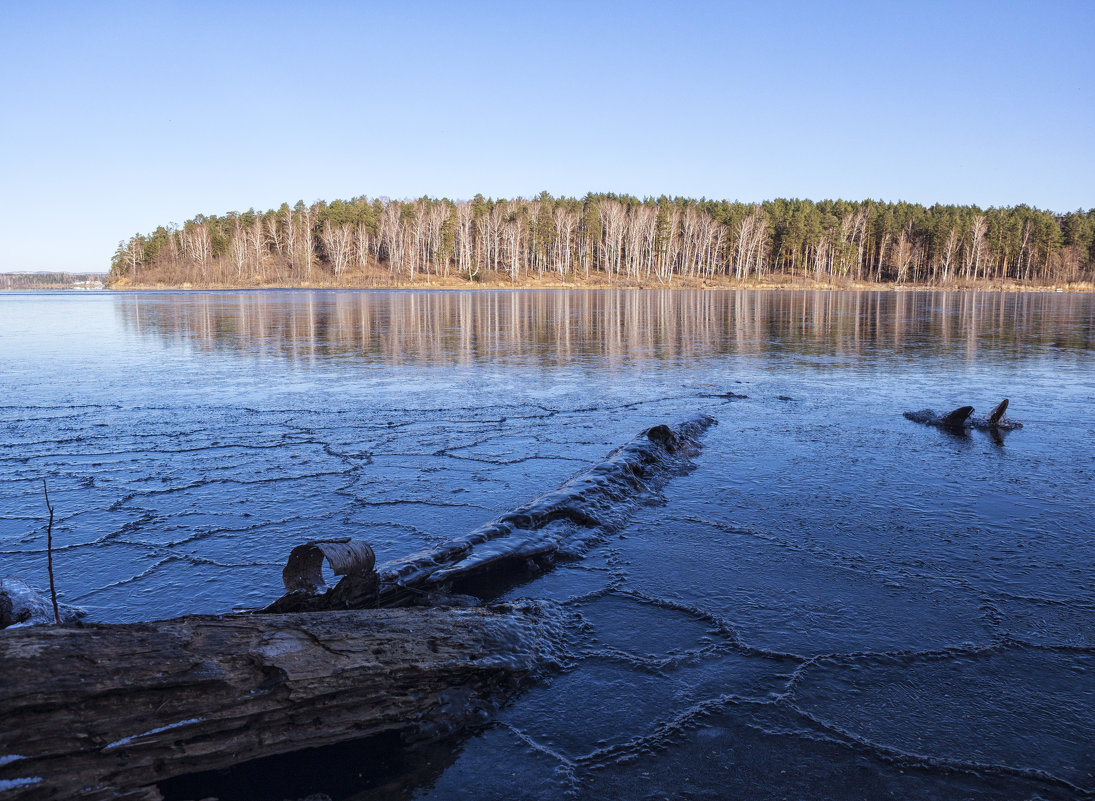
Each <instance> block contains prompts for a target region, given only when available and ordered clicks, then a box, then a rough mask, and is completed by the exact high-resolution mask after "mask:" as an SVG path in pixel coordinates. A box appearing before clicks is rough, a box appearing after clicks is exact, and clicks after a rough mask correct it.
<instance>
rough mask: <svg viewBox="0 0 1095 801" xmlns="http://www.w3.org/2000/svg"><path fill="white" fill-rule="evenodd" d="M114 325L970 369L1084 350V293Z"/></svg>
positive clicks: (158, 314)
mask: <svg viewBox="0 0 1095 801" xmlns="http://www.w3.org/2000/svg"><path fill="white" fill-rule="evenodd" d="M120 300H121V301H122V302H119V303H118V304H117V306H116V308H117V309H118V313H119V314H120V315H121V319H122V321H123V322H124V324H125V325H126V326H127V327H129V328H130V329H132V330H135V331H137V332H139V333H140V334H142V335H145V336H152V337H155V338H158V339H160V340H162V341H163V342H165V343H167V344H169V345H181V344H187V345H190V346H196V347H198V348H201V349H203V350H221V349H227V350H233V351H238V352H242V353H250V354H255V355H259V356H270V355H276V356H283V357H287V358H290V359H294V360H297V359H309V358H313V357H317V356H324V357H330V356H332V355H334V356H337V355H346V356H352V357H354V358H358V359H364V360H366V361H370V362H378V363H382V364H396V363H415V364H419V365H427V366H429V365H471V364H475V363H481V362H487V361H499V360H511V359H512V360H518V361H522V362H528V361H532V362H536V363H545V364H567V363H575V362H586V363H595V364H598V365H611V364H613V363H617V362H620V361H643V360H649V359H657V360H670V361H679V362H687V361H689V360H694V359H702V358H708V357H711V356H716V355H722V354H729V353H734V354H757V355H763V354H769V355H771V354H780V353H788V354H790V353H793V354H795V355H796V356H797V357H798V358H802V357H803V356H806V357H809V356H832V357H843V358H848V357H853V358H854V357H859V356H866V355H871V356H875V357H877V356H879V355H885V354H886V353H887V352H897V351H900V352H902V353H903V354H905V355H909V354H910V353H913V354H915V353H918V352H920V353H924V354H930V355H947V356H950V357H953V358H959V359H967V360H973V359H976V358H978V357H980V356H982V355H983V354H985V353H993V354H996V355H998V356H1001V357H1008V356H1030V355H1033V354H1036V353H1038V352H1039V351H1041V352H1045V353H1047V354H1054V353H1061V352H1063V351H1064V350H1070V349H1071V350H1091V349H1092V347H1093V343H1092V328H1093V322H1095V303H1093V299H1092V297H1091V296H1088V295H1048V294H1005V293H995V292H992V293H976V292H971V293H950V292H821V291H814V292H773V291H745V290H743V291H726V292H710V291H708V292H703V291H649V290H647V291H624V290H621V291H611V290H610V291H574V292H558V291H535V292H526V291H485V292H466V291H465V292H399V291H368V292H306V293H305V292H296V293H287V292H241V293H195V294H185V295H180V294H158V295H148V294H145V295H130V296H125V297H123V298H121V299H120Z"/></svg>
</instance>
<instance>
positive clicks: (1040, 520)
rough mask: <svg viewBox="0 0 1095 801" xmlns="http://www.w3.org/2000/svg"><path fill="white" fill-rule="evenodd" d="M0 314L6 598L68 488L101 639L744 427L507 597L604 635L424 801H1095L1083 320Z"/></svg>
mask: <svg viewBox="0 0 1095 801" xmlns="http://www.w3.org/2000/svg"><path fill="white" fill-rule="evenodd" d="M0 311H2V314H3V320H4V326H3V328H2V329H0V376H2V378H0V380H2V381H3V390H4V391H3V393H2V394H0V420H2V422H3V431H4V435H3V437H2V438H0V469H2V470H3V475H4V478H5V481H4V482H0V560H2V561H3V566H4V569H3V571H2V572H3V573H4V574H13V575H18V576H20V577H22V578H23V579H25V580H27V581H28V582H30V583H31V584H34V585H37V587H38V588H39V589H42V588H43V587H44V582H45V546H44V535H45V515H44V511H45V510H44V502H43V500H42V497H41V480H42V479H43V478H45V479H47V481H48V482H49V487H50V498H51V501H52V502H53V504H54V506H55V508H56V509H57V519H56V521H55V524H54V540H55V546H56V548H55V551H56V552H55V561H56V563H57V566H56V570H57V581H58V587H59V590H60V596H61V600H63V601H67V602H69V603H76V604H80V605H82V606H85V607H86V608H87V609H88V610H89V612H90V613H91V616H92V617H93V618H94V619H100V620H139V619H144V618H152V617H166V616H170V615H176V614H183V613H189V612H217V611H225V610H228V609H231V608H234V607H255V606H260V605H263V604H265V603H267V602H268V601H269V600H271V599H273V598H274V597H276V596H277V595H278V594H279V593H280V568H281V566H282V564H283V562H284V559H285V556H286V555H287V554H288V551H289V550H290V548H291V547H292V546H293V545H295V544H298V543H299V542H301V541H303V540H306V539H309V538H314V537H316V536H321V535H337V536H341V535H347V534H351V535H353V536H357V537H361V538H363V539H366V540H367V541H369V542H370V543H371V544H372V545H373V547H374V548H375V549H376V551H377V555H378V561H380V562H384V561H387V560H389V559H395V558H399V557H402V556H406V555H408V554H411V553H413V552H415V551H419V550H423V549H427V548H430V547H433V546H435V545H437V544H438V543H441V542H444V541H446V540H449V539H452V538H453V537H455V536H459V535H461V534H463V533H465V532H467V531H470V530H472V529H474V528H476V527H477V526H479V525H481V524H483V523H485V522H487V521H489V520H491V519H494V518H495V517H497V516H498V515H499V514H500V513H503V512H505V511H508V510H510V509H513V508H516V507H518V506H520V505H521V504H523V503H526V502H528V501H530V500H532V499H533V498H535V497H537V496H539V495H540V494H542V493H544V492H546V491H548V490H551V489H554V488H555V487H558V486H559V485H561V484H562V483H564V482H565V481H566V480H567V478H569V477H570V476H572V475H573V474H575V473H577V472H579V471H581V470H582V469H584V468H586V467H588V466H589V465H591V464H593V463H595V462H597V461H599V460H601V459H602V458H604V456H605V455H606V454H607V453H608V452H609V451H611V450H612V449H613V448H615V447H616V446H618V445H620V444H621V443H623V442H626V441H628V440H629V439H631V438H632V437H634V436H635V435H636V434H637V433H638V432H639V431H641V430H643V429H644V428H646V427H648V426H650V425H653V424H655V423H661V422H668V421H673V420H677V419H680V418H683V417H687V416H689V415H691V414H693V413H695V412H705V413H708V414H711V415H713V416H714V417H716V418H718V420H719V425H718V426H717V427H715V428H712V429H711V430H710V431H709V432H708V433H707V435H706V436H705V438H704V449H703V451H702V453H701V454H700V455H699V457H698V458H697V460H696V465H697V466H696V469H695V470H694V471H692V472H691V473H689V474H688V475H686V476H682V477H678V478H675V479H674V480H673V481H671V482H670V483H669V484H668V485H667V486H666V487H665V489H664V490H663V492H662V495H661V497H659V498H657V499H655V500H656V501H657V503H656V505H649V506H645V507H642V508H640V510H639V511H638V513H637V514H636V516H635V517H633V518H632V519H631V521H630V522H629V523H628V524H627V525H626V526H625V527H624V529H623V530H622V531H620V532H619V533H618V534H613V535H612V536H610V537H607V538H605V539H603V540H602V541H600V542H599V543H597V544H595V545H594V547H593V548H592V549H591V550H590V551H589V552H588V553H587V554H586V555H585V557H584V558H582V559H580V560H577V561H572V562H563V563H560V564H559V565H557V566H556V567H555V568H554V569H553V570H551V571H550V572H548V573H547V574H545V575H543V576H540V577H539V578H537V579H535V580H533V581H530V582H529V583H527V584H524V585H523V586H520V587H517V588H515V589H513V590H511V591H509V592H508V593H507V596H508V597H519V596H528V597H540V598H551V599H554V600H557V601H559V602H561V603H563V604H564V605H565V606H567V607H568V608H570V609H572V610H573V611H575V612H577V613H578V614H579V615H580V616H581V619H582V621H584V624H583V626H582V627H581V628H580V629H579V630H576V631H575V632H573V641H572V643H571V650H572V653H571V655H570V664H569V666H568V668H567V669H566V670H565V671H564V672H563V673H562V674H561V675H559V676H557V677H556V678H555V679H554V680H553V681H551V682H549V683H545V684H543V685H541V686H538V687H536V688H534V689H533V690H531V691H530V692H528V693H527V694H525V695H524V696H522V697H520V698H518V699H517V701H516V702H515V703H513V704H512V705H511V706H509V707H507V708H506V709H504V710H502V711H501V712H500V713H499V715H498V717H497V718H496V720H495V722H494V723H493V724H491V725H490V726H488V727H487V728H486V729H484V730H483V731H480V732H478V733H476V734H474V735H473V736H470V737H467V738H465V739H464V740H462V741H461V742H460V743H458V744H457V745H455V746H453V748H452V750H451V752H450V753H449V754H448V756H447V759H446V765H447V766H446V767H445V768H444V769H443V770H440V769H438V771H436V772H435V775H433V776H432V777H431V778H429V779H428V780H424V779H421V778H418V779H415V780H414V781H413V782H412V783H411V784H410V785H409V786H408V785H403V786H401V787H400V790H399V791H398V794H400V796H401V797H406V796H408V795H411V796H414V797H418V798H432V799H448V798H456V797H464V796H466V795H470V796H472V797H476V798H488V799H489V798H499V799H501V798H519V797H524V798H537V799H550V798H558V797H564V796H567V795H568V794H569V795H570V796H571V797H580V798H606V799H607V798H645V797H649V798H660V797H684V798H724V797H743V798H752V797H774V798H775V797H780V798H781V797H784V796H786V797H796V798H833V799H843V798H862V797H870V798H879V797H890V796H892V797H901V798H983V799H992V798H1000V797H1006V798H1035V797H1038V798H1042V799H1073V798H1088V797H1090V796H1091V794H1092V793H1093V792H1095V754H1093V751H1092V746H1091V743H1095V728H1093V724H1092V721H1095V663H1093V659H1095V650H1093V649H1095V642H1093V641H1092V640H1093V634H1092V632H1095V590H1093V588H1095V568H1093V565H1095V545H1093V542H1095V541H1093V540H1092V538H1091V528H1092V527H1091V517H1090V508H1091V507H1090V498H1091V491H1092V483H1093V476H1095V446H1093V443H1095V428H1093V426H1092V423H1091V421H1090V411H1089V402H1090V397H1091V396H1092V395H1093V394H1095V357H1093V350H1092V347H1093V346H1092V343H1093V342H1095V339H1093V338H1092V336H1091V329H1092V324H1093V323H1092V320H1095V301H1093V300H1092V298H1090V297H1088V296H1072V295H1070V296H1063V297H1062V296H1056V297H1055V296H1037V295H1012V296H1008V295H997V294H984V295H974V294H948V293H820V292H819V293H761V292H739V293H710V292H708V293H704V292H646V293H637V292H600V293H598V292H580V293H570V294H563V293H520V292H514V293H507V292H486V293H480V294H474V293H426V294H417V295H416V294H412V293H400V292H388V293H384V292H379V293H196V294H142V295H82V296H78V297H73V296H63V297H59V296H56V295H54V296H47V295H16V296H7V297H4V298H0ZM45 321H48V322H49V324H48V325H46V322H45ZM741 396H744V397H741ZM1003 397H1010V399H1011V406H1010V407H1009V412H1010V413H1011V414H1013V416H1015V417H1016V418H1017V419H1020V420H1022V421H1023V422H1024V424H1025V426H1024V428H1023V429H1021V430H1018V431H1015V432H1009V433H1008V434H1007V435H1006V437H1005V438H1004V439H1003V442H1002V443H998V442H994V441H993V440H992V439H991V438H989V437H987V436H985V435H984V434H983V433H982V432H971V433H970V434H969V435H968V436H954V435H952V434H950V433H947V432H944V431H940V430H936V429H926V428H924V427H921V426H917V425H915V424H913V423H910V422H909V421H907V420H905V419H904V418H903V417H902V416H901V412H902V411H904V410H908V409H918V408H923V407H926V406H934V407H936V408H943V407H945V408H954V407H956V406H959V405H962V404H966V403H972V404H974V405H975V406H976V407H977V410H978V412H979V413H980V412H983V411H987V410H988V409H990V408H991V407H992V406H994V405H995V404H996V403H997V402H998V401H999V400H1000V399H1002V398H1003ZM499 766H501V767H499ZM322 789H323V788H322V787H321V786H319V785H317V787H316V791H317V792H318V791H321V790H322ZM278 797H280V796H278Z"/></svg>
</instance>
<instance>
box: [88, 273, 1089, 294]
mask: <svg viewBox="0 0 1095 801" xmlns="http://www.w3.org/2000/svg"><path fill="white" fill-rule="evenodd" d="M354 278H355V277H354V276H347V280H343V281H339V282H334V281H294V282H264V283H260V282H246V283H236V284H219V283H204V284H194V283H182V284H166V283H152V284H143V283H131V282H130V281H129V280H128V279H122V280H120V281H115V282H113V283H108V284H107V285H106V286H105V289H108V290H113V291H120V292H127V291H128V292H147V291H165V292H166V291H171V292H178V291H184V292H185V291H193V292H208V291H231V290H264V289H278V290H296V289H300V290H315V289H324V290H338V289H357V290H360V289H398V290H408V289H410V290H425V291H430V290H434V291H436V290H470V291H481V290H500V289H519V290H585V289H600V290H606V289H626V290H651V289H653V290H659V289H662V290H664V289H679V290H734V289H746V290H776V291H779V290H787V291H858V292H903V291H934V292H1015V293H1025V292H1027V293H1038V292H1060V293H1072V294H1082V293H1090V292H1095V284H1093V283H1089V282H1078V283H1075V282H1074V283H1067V284H1046V285H1041V284H1030V283H1021V282H1016V281H988V280H978V281H956V282H952V283H949V284H947V285H944V286H941V285H939V284H913V283H903V284H894V283H887V282H880V283H874V282H866V281H851V280H849V281H817V282H815V281H803V280H801V279H799V280H794V281H791V280H787V281H781V282H776V281H749V280H746V281H738V280H736V279H727V278H724V277H719V278H714V279H707V280H701V279H687V278H685V279H680V278H678V279H675V280H673V281H671V282H669V283H666V284H662V283H658V282H653V283H652V282H634V281H632V282H628V281H620V282H612V283H610V282H607V281H589V282H585V281H560V280H558V279H547V278H545V279H535V278H533V279H522V280H520V281H516V282H511V281H509V280H506V279H497V280H483V281H469V280H467V279H465V278H458V277H454V276H449V277H443V276H431V277H430V279H429V280H428V281H427V280H424V279H417V280H414V281H408V280H405V279H404V280H398V279H391V278H388V277H385V279H384V280H375V279H373V280H368V277H365V276H360V277H356V278H357V279H358V280H354Z"/></svg>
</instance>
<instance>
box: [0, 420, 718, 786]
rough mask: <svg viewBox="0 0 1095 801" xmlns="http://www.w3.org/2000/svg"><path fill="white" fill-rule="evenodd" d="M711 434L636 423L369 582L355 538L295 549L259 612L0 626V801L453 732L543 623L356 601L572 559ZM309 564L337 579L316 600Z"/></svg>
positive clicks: (391, 598)
mask: <svg viewBox="0 0 1095 801" xmlns="http://www.w3.org/2000/svg"><path fill="white" fill-rule="evenodd" d="M714 422H715V421H714V419H713V418H710V417H706V416H700V417H696V418H693V419H690V420H686V421H684V422H681V423H679V424H677V425H675V426H665V425H660V426H654V427H653V428H651V429H648V430H647V431H644V432H643V433H642V434H641V435H640V436H639V437H637V438H636V439H634V440H632V441H631V442H629V443H627V444H626V445H624V446H623V447H621V448H619V449H617V450H616V451H613V452H612V453H611V454H609V455H608V457H606V458H605V459H604V460H603V461H602V462H600V463H598V464H596V465H594V466H593V467H592V468H590V469H589V470H587V471H584V472H582V473H580V474H579V475H577V476H575V477H574V478H572V479H571V480H570V481H568V482H567V483H566V484H564V485H563V486H562V487H560V488H559V489H557V490H554V491H552V492H549V493H547V494H545V495H543V496H541V497H540V498H538V499H537V500H535V501H533V502H531V503H529V504H526V505H524V506H522V507H520V508H518V509H516V510H514V511H512V512H509V513H507V514H504V515H502V516H501V517H499V518H497V519H496V520H494V521H492V522H490V523H488V524H486V525H484V526H481V527H480V528H478V529H476V530H474V531H472V532H470V533H469V534H467V535H465V536H463V537H459V538H457V539H454V540H451V541H449V542H447V543H444V544H442V545H440V546H438V547H437V548H434V549H432V550H430V551H426V552H424V553H421V554H415V555H412V556H410V557H407V558H406V559H401V560H397V561H394V562H389V563H387V564H385V565H382V566H381V567H380V568H379V569H378V570H374V561H375V557H374V556H373V553H372V550H371V549H370V548H369V547H368V546H367V545H365V544H364V543H360V542H356V541H353V540H350V539H345V538H344V539H338V540H317V541H315V542H310V543H305V544H304V545H301V546H298V547H297V548H295V549H294V550H293V552H292V553H291V554H290V557H289V561H288V564H287V565H286V568H285V570H284V571H283V580H284V583H285V588H286V594H285V595H284V596H283V597H282V598H280V599H279V600H278V601H276V602H274V603H273V604H272V605H271V606H270V607H268V608H267V609H266V610H263V612H262V613H256V614H242V615H223V616H194V617H183V618H177V619H174V620H166V621H159V622H153V623H139V624H125V625H103V624H100V625H82V626H81V625H76V626H72V625H64V626H27V627H22V628H15V629H8V630H4V631H0V669H2V670H3V675H4V680H3V682H2V684H0V720H3V731H2V732H0V801H7V799H9V798H12V799H14V798H19V799H38V798H41V799H62V798H65V799H67V798H73V799H106V798H128V799H156V798H159V792H158V790H156V788H155V784H156V783H157V782H162V781H164V780H166V779H168V778H170V777H173V776H182V775H186V774H189V773H194V772H198V771H209V770H214V769H217V768H221V767H226V766H230V765H235V764H238V763H240V762H243V761H246V760H250V759H255V758H258V757H265V756H270V755H275V754H285V753H289V752H294V751H298V750H300V749H302V748H307V747H313V746H321V745H326V744H333V743H338V742H343V741H346V740H351V739H358V738H361V737H365V736H368V735H372V734H377V733H382V732H392V731H398V732H400V733H402V734H405V735H407V736H410V737H414V736H430V735H431V734H439V733H448V732H450V731H452V730H455V729H457V728H459V727H460V725H461V724H462V723H463V722H464V721H465V720H466V719H468V717H469V715H475V714H478V713H480V712H481V711H482V710H484V709H489V708H490V706H491V705H492V704H495V703H498V702H499V701H501V700H504V699H505V698H506V697H507V695H508V694H509V693H511V692H512V691H513V690H514V689H515V688H516V687H517V686H518V685H519V684H520V682H521V681H522V680H523V679H525V678H526V677H528V676H530V675H532V674H534V673H535V672H537V671H539V670H541V669H543V668H544V667H546V666H548V665H551V664H553V663H554V662H556V661H557V660H558V658H559V657H558V653H559V643H560V642H561V640H562V630H563V623H562V621H563V620H564V617H563V615H562V614H561V613H560V612H558V611H557V610H556V609H555V608H554V607H551V606H550V605H542V604H535V603H526V604H522V605H503V606H498V607H487V608H483V607H475V608H462V609H460V608H452V607H448V608H436V607H434V608H415V609H396V608H373V607H378V606H379V607H399V606H408V605H412V604H420V605H421V604H423V603H431V602H437V601H438V599H440V602H442V603H445V604H451V603H453V602H454V600H457V598H456V597H455V596H453V595H452V594H451V593H452V592H453V591H454V590H455V591H461V592H463V591H473V592H477V593H478V595H479V597H480V598H486V597H489V596H490V595H491V590H490V589H489V588H494V591H497V589H498V588H499V587H500V586H504V584H505V581H506V579H507V577H511V576H513V575H515V571H514V568H518V569H519V570H518V571H517V573H519V574H520V576H519V577H520V578H524V577H525V576H527V575H528V571H529V570H532V571H535V570H541V569H544V568H545V567H546V566H548V565H549V564H550V563H551V562H552V560H554V559H556V558H566V557H570V558H575V557H577V556H578V555H580V554H581V553H582V552H583V550H584V548H586V547H588V545H589V544H590V543H592V542H594V541H596V540H597V539H598V538H600V537H603V536H605V535H606V534H608V533H610V532H612V531H615V530H617V529H618V528H619V527H620V526H622V525H623V524H624V523H625V522H626V520H627V519H628V518H629V517H630V516H631V514H632V512H633V511H634V509H635V507H636V506H637V505H638V504H639V503H640V502H642V500H643V499H645V498H649V497H652V496H653V494H654V493H656V492H657V491H658V490H659V489H660V488H661V487H662V486H663V485H664V484H665V482H667V481H668V480H669V479H670V478H671V477H672V476H673V475H676V474H678V473H680V472H681V471H683V470H687V469H688V468H689V467H690V466H691V464H692V462H691V460H692V457H693V456H694V455H695V454H696V453H697V452H698V448H699V443H698V438H699V436H700V435H701V434H702V433H703V432H704V431H705V430H706V429H707V427H708V426H710V425H712V424H714ZM324 561H327V562H328V563H329V564H330V566H331V568H332V571H333V572H334V573H335V575H341V576H342V579H341V580H340V581H339V582H338V583H337V584H336V585H335V586H334V587H332V588H330V589H327V588H326V586H325V582H324V580H323V577H322V564H323V562H324ZM463 602H464V603H470V604H475V603H478V599H476V598H470V597H466V596H465V597H464V598H463ZM362 607H365V608H364V609H363V608H362Z"/></svg>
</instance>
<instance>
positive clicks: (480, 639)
mask: <svg viewBox="0 0 1095 801" xmlns="http://www.w3.org/2000/svg"><path fill="white" fill-rule="evenodd" d="M560 620H561V616H560V614H559V613H558V612H556V611H554V610H552V609H551V608H550V607H542V606H539V605H533V604H524V605H516V606H514V605H509V606H501V607H494V608H478V609H380V610H369V611H345V612H324V613H312V614H290V615H266V614H251V615H247V614H244V615H223V616H200V617H198V616H195V617H183V618H177V619H174V620H165V621H159V622H155V623H136V624H123V625H94V624H92V625H83V626H68V625H64V626H31V627H25V628H16V629H8V630H5V631H0V663H2V665H3V675H4V678H3V682H2V683H0V720H2V721H3V727H2V731H0V798H3V799H5V801H6V800H7V799H107V798H127V799H157V798H159V797H160V795H159V793H158V791H157V790H156V789H155V787H154V785H155V784H156V783H157V782H160V781H163V780H165V779H167V778H169V777H172V776H178V775H182V774H186V773H191V772H195V771H199V770H210V769H216V768H220V767H225V766H228V765H233V764H236V763H239V762H242V761H245V760H248V759H251V758H255V757H259V756H267V755H271V754H278V753H286V752H291V751H296V750H299V749H301V748H306V747H311V746H319V745H325V744H331V743H336V742H340V741H345V740H349V739H356V738H361V737H364V736H367V735H371V734H376V733H379V732H385V731H393V730H395V731H400V732H403V733H405V734H409V735H412V736H429V735H431V734H437V733H445V732H447V731H451V730H453V729H455V728H457V727H459V726H460V725H461V724H462V723H465V722H466V720H467V719H468V718H469V716H473V715H477V714H481V713H482V712H483V710H489V708H490V706H491V705H492V704H494V703H497V702H498V701H499V700H502V699H504V698H505V697H506V696H507V695H508V694H510V693H511V692H513V690H514V689H515V688H516V687H517V686H518V685H519V683H520V682H521V680H522V679H524V678H525V677H527V676H529V675H530V674H532V673H533V672H535V671H537V670H540V669H542V668H544V667H545V666H546V665H547V664H549V663H550V662H551V661H552V660H553V659H554V658H555V657H554V654H555V650H556V643H557V639H558V636H559V631H560V625H559V621H560Z"/></svg>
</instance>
